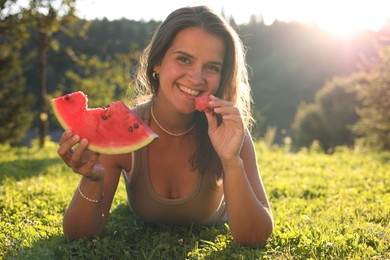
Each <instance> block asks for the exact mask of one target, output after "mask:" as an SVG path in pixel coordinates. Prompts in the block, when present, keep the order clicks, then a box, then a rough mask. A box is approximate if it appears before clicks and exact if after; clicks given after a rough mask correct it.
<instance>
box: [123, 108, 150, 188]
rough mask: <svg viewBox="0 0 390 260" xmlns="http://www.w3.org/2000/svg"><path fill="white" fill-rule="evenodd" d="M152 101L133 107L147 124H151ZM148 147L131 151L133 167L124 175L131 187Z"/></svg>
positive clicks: (124, 172) (128, 185)
mask: <svg viewBox="0 0 390 260" xmlns="http://www.w3.org/2000/svg"><path fill="white" fill-rule="evenodd" d="M151 104H152V102H151V101H147V102H145V103H141V104H138V105H137V106H135V107H133V108H132V109H131V111H133V112H134V113H135V114H136V115H137V116H139V117H140V118H141V119H142V120H143V121H144V122H145V123H146V124H149V121H150V106H151ZM146 148H147V147H144V148H142V149H139V150H136V151H134V152H132V153H131V162H132V163H131V169H130V171H129V172H126V171H123V177H124V178H125V181H126V184H127V185H126V186H127V187H129V188H131V187H132V186H133V185H134V184H135V182H136V178H137V173H138V172H139V170H140V167H141V168H142V160H141V159H142V158H143V157H145V156H143V155H142V153H145V152H146V150H147V149H146Z"/></svg>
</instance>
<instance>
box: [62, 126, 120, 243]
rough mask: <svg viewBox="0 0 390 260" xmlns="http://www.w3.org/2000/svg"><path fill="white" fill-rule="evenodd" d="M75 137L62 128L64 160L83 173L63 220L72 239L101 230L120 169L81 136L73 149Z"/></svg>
mask: <svg viewBox="0 0 390 260" xmlns="http://www.w3.org/2000/svg"><path fill="white" fill-rule="evenodd" d="M73 137H74V136H73ZM78 141H79V140H78V138H77V137H76V138H72V134H71V133H69V132H65V134H64V135H63V137H62V138H61V140H60V145H61V146H60V148H59V149H58V154H59V155H60V157H61V158H62V159H63V160H64V161H65V163H66V164H67V165H68V166H69V167H71V168H72V169H73V171H74V172H76V173H79V174H81V175H82V176H83V177H82V178H81V181H80V184H79V188H80V190H81V192H80V191H79V190H78V189H76V191H75V193H74V195H73V199H72V201H71V203H70V205H69V207H68V209H67V211H66V213H65V216H64V220H63V230H64V234H65V236H67V237H69V238H72V239H78V238H82V237H92V236H94V235H99V234H100V233H101V232H102V231H103V230H104V227H105V225H106V223H107V220H108V215H109V211H110V207H111V203H112V200H113V197H114V194H115V191H116V188H117V186H118V182H119V177H120V169H119V168H118V167H117V166H115V163H114V162H113V160H112V158H111V157H109V156H99V155H97V154H95V153H93V152H91V151H89V150H87V146H88V143H87V142H86V141H84V140H82V141H81V142H80V144H79V146H78V148H77V149H76V150H73V148H72V147H73V146H74V145H75V144H76V143H78ZM99 157H100V158H99ZM82 194H83V195H84V196H85V197H87V198H89V199H91V200H93V201H90V200H88V199H86V198H85V197H84V196H83V195H82Z"/></svg>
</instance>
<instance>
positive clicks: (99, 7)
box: [76, 0, 390, 35]
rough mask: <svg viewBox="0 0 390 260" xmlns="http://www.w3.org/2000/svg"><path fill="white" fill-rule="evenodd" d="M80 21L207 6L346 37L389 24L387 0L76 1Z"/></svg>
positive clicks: (146, 16)
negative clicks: (363, 29)
mask: <svg viewBox="0 0 390 260" xmlns="http://www.w3.org/2000/svg"><path fill="white" fill-rule="evenodd" d="M76 3H77V9H78V10H79V13H78V15H79V16H80V17H81V18H86V19H94V18H104V17H106V18H107V19H109V20H113V19H120V18H127V19H131V20H141V19H143V20H144V21H149V20H151V19H154V20H157V21H160V20H163V19H165V17H166V16H167V15H168V14H169V13H170V12H171V11H173V10H175V9H177V8H179V7H183V6H193V5H208V6H210V7H211V8H213V9H215V10H216V11H218V12H221V11H222V10H223V11H224V13H225V15H227V16H233V18H234V19H235V21H236V22H237V23H238V24H240V23H247V22H248V21H249V19H250V17H251V16H252V15H255V16H257V17H258V19H260V17H262V19H263V20H264V22H265V24H272V22H273V21H274V20H275V19H277V20H280V21H286V22H290V21H298V22H303V23H308V24H317V25H319V26H320V27H322V28H325V29H327V30H329V31H331V32H333V33H336V34H339V35H348V34H351V33H353V32H355V31H357V30H359V29H361V28H368V29H373V30H378V29H380V28H381V27H382V26H383V24H384V23H385V22H386V21H389V20H390V0H226V1H223V0H206V1H201V0H141V1H140V0H136V1H131V0H109V1H102V0H79V1H77V2H76Z"/></svg>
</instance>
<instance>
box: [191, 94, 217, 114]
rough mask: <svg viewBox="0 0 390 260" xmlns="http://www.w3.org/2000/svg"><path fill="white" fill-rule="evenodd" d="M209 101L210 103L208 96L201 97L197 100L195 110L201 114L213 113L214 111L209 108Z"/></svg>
mask: <svg viewBox="0 0 390 260" xmlns="http://www.w3.org/2000/svg"><path fill="white" fill-rule="evenodd" d="M209 101H210V97H209V96H207V95H202V96H199V97H197V98H195V108H196V110H198V111H200V112H211V111H213V110H212V109H211V108H210V107H209Z"/></svg>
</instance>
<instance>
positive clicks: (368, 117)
mask: <svg viewBox="0 0 390 260" xmlns="http://www.w3.org/2000/svg"><path fill="white" fill-rule="evenodd" d="M362 70H364V71H366V73H367V74H366V83H365V84H360V85H358V86H357V87H356V90H355V91H356V93H357V95H358V98H359V100H360V101H361V103H362V107H360V108H359V110H358V114H359V116H360V120H359V121H358V122H357V123H356V124H355V126H354V128H353V130H354V132H355V133H356V134H358V135H360V136H361V138H360V143H362V144H363V145H365V146H368V147H370V148H373V149H375V150H390V45H388V46H384V47H379V48H378V57H377V59H376V60H374V61H371V62H366V63H364V64H363V67H362Z"/></svg>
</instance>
